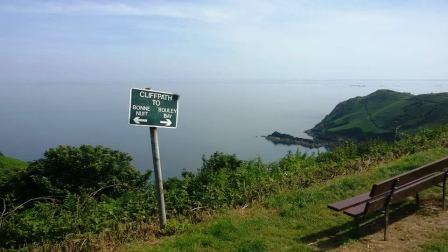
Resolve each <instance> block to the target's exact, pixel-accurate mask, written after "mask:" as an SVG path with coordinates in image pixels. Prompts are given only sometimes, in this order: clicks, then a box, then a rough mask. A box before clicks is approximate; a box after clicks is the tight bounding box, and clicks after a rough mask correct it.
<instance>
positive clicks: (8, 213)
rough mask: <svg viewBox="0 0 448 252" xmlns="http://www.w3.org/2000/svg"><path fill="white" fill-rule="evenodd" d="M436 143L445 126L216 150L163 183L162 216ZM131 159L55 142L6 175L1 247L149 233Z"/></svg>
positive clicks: (246, 200) (441, 142)
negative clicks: (245, 153) (274, 154)
mask: <svg viewBox="0 0 448 252" xmlns="http://www.w3.org/2000/svg"><path fill="white" fill-rule="evenodd" d="M438 146H442V147H448V127H440V128H434V129H429V130H423V131H421V132H419V133H418V134H416V135H414V136H402V139H401V140H399V141H397V142H395V143H386V142H382V141H370V142H366V143H362V144H354V143H350V142H347V143H345V144H344V145H342V146H340V147H338V148H336V149H335V150H332V151H330V152H326V153H320V154H318V155H315V156H307V155H305V154H302V153H299V152H296V153H288V154H287V155H286V156H285V157H283V158H282V159H280V160H279V161H278V162H275V163H272V164H266V163H263V162H262V161H261V160H260V159H255V160H250V161H244V160H240V159H239V158H238V157H236V156H235V155H228V154H223V153H219V152H216V153H214V154H213V155H211V156H210V157H209V158H204V160H203V165H202V167H201V168H200V169H199V170H198V172H197V173H191V172H184V173H183V174H182V177H181V178H180V179H179V178H171V179H168V180H167V181H166V182H165V184H164V186H165V189H166V194H165V200H166V205H167V211H168V216H169V218H171V219H172V220H174V219H183V218H189V219H191V220H192V221H193V222H195V221H200V220H201V218H202V217H203V216H204V214H205V213H209V212H213V211H215V210H216V209H221V208H225V207H238V206H245V205H248V204H251V203H253V202H256V201H258V200H261V199H263V198H265V197H266V196H269V195H271V194H272V193H274V192H278V191H280V190H283V189H287V188H291V187H294V188H305V187H308V186H310V185H312V184H315V183H318V182H322V181H326V180H329V179H332V178H334V177H336V176H340V175H347V174H353V173H356V172H358V171H361V170H363V169H366V168H368V167H371V166H373V165H375V164H378V163H380V162H384V161H389V160H392V159H396V158H398V157H401V156H404V155H408V154H412V153H416V152H419V151H422V150H426V149H430V148H434V147H438ZM130 161H131V158H130V156H129V155H128V154H125V153H121V152H119V151H113V150H111V149H108V148H105V147H101V146H98V147H91V146H81V147H58V148H55V149H50V150H49V151H47V152H46V153H45V157H44V158H43V159H40V160H37V161H35V162H33V163H31V164H30V166H29V168H28V169H26V170H24V171H23V172H20V173H18V174H15V175H12V176H10V177H8V178H7V179H6V180H0V181H5V182H1V183H0V192H1V196H0V197H1V198H2V199H0V200H3V201H4V202H5V204H6V208H4V209H1V208H0V216H1V217H0V233H1V234H2V235H1V236H0V246H1V247H3V248H18V247H21V246H24V245H26V244H31V243H40V242H44V243H45V242H47V243H48V242H51V243H57V242H61V241H65V242H66V243H67V242H68V243H70V242H71V243H73V244H78V243H79V244H83V245H86V244H87V245H88V246H94V245H95V243H98V241H97V240H95V239H97V238H95V237H102V238H101V239H103V240H106V241H107V242H111V243H114V244H116V243H122V242H126V241H129V240H132V239H136V238H143V237H145V236H147V234H148V233H151V232H154V231H155V230H156V228H155V226H156V225H155V224H156V223H155V220H156V209H157V203H156V200H155V192H154V188H153V185H152V184H150V183H149V182H148V181H149V180H148V174H145V175H142V174H139V173H138V172H137V171H136V170H135V169H134V168H133V167H132V166H131V165H130ZM29 188H33V190H29ZM43 196H45V197H44V198H37V199H36V197H43ZM33 197H34V198H33ZM31 198H32V199H33V200H31V201H28V200H30V199H31ZM24 202H26V204H23V203H24ZM0 203H1V202H0ZM169 230H170V229H169V228H168V231H169ZM107 242H106V243H107Z"/></svg>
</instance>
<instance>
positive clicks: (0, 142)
mask: <svg viewBox="0 0 448 252" xmlns="http://www.w3.org/2000/svg"><path fill="white" fill-rule="evenodd" d="M145 86H147V85H143V84H132V83H131V84H97V83H95V84H66V83H60V84H26V85H25V84H22V85H12V84H11V85H10V84H0V120H1V122H0V151H1V152H3V153H5V154H6V155H10V156H14V157H17V158H19V159H23V160H28V161H30V160H35V159H37V158H40V157H41V156H42V154H43V152H44V151H45V150H46V149H48V148H51V147H55V146H57V145H61V144H62V145H80V144H92V145H98V144H101V145H105V146H108V147H111V148H114V149H118V150H121V151H125V152H128V153H130V154H131V155H132V156H133V157H134V164H135V165H136V167H138V169H140V170H145V169H152V163H151V155H150V147H149V146H150V145H149V129H147V128H143V127H133V126H129V125H128V123H127V120H128V102H129V101H128V99H129V89H130V88H131V87H145ZM151 87H152V88H153V89H155V90H162V91H170V92H175V93H178V94H179V95H180V103H179V104H180V107H179V123H178V128H177V129H160V130H159V142H160V151H161V158H162V169H163V174H164V177H165V178H167V177H172V176H178V175H179V174H180V172H181V171H182V170H183V169H186V170H193V171H194V170H196V169H197V168H198V167H200V166H201V157H202V155H203V154H205V155H210V154H211V153H213V152H214V151H222V152H226V153H235V154H237V155H238V156H239V157H241V158H243V159H252V158H256V157H258V156H260V157H261V158H262V159H263V160H265V161H274V160H277V159H278V158H280V157H281V156H283V155H285V153H287V152H288V151H290V150H291V151H295V150H297V148H299V149H300V150H301V151H303V152H315V151H317V150H309V149H306V148H302V147H297V146H282V145H274V144H272V143H270V142H268V141H266V140H265V139H264V138H261V137H260V136H262V135H267V134H270V133H271V132H272V131H274V130H278V131H281V132H284V133H289V134H292V135H295V136H301V137H307V136H306V135H305V134H304V133H303V131H304V130H306V129H309V128H311V127H313V126H314V125H315V124H316V123H318V122H319V121H320V120H321V119H322V118H323V117H324V116H325V115H326V114H328V113H329V112H330V111H331V110H332V109H333V107H334V106H335V105H336V104H337V103H339V102H340V101H343V100H345V99H348V98H351V97H354V96H360V95H366V94H368V93H371V92H373V91H375V90H377V89H384V88H388V89H392V90H396V91H406V92H411V93H414V94H421V93H430V92H448V81H447V80H439V81H427V80H420V81H416V80H415V81H405V80H394V81H392V80H391V81H386V80H375V81H373V80H369V81H362V80H356V81H355V80H332V81H260V82H257V81H250V82H249V81H245V82H208V83H204V82H202V83H199V82H196V83H189V82H170V83H167V82H159V83H153V84H151Z"/></svg>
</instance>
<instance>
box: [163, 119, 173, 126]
mask: <svg viewBox="0 0 448 252" xmlns="http://www.w3.org/2000/svg"><path fill="white" fill-rule="evenodd" d="M160 123H164V124H165V126H170V125H171V123H172V122H171V120H170V119H166V121H160Z"/></svg>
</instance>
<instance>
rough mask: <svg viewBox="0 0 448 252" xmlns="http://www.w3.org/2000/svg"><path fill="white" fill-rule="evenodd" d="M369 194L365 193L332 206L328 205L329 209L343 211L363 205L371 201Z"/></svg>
mask: <svg viewBox="0 0 448 252" xmlns="http://www.w3.org/2000/svg"><path fill="white" fill-rule="evenodd" d="M369 194H370V193H369V192H367V193H363V194H360V195H357V196H354V197H352V198H349V199H346V200H341V201H338V202H336V203H333V204H331V205H328V208H330V209H333V210H335V211H342V210H344V209H347V208H350V207H353V206H356V205H359V204H362V203H363V202H366V201H367V200H369V199H370V196H369Z"/></svg>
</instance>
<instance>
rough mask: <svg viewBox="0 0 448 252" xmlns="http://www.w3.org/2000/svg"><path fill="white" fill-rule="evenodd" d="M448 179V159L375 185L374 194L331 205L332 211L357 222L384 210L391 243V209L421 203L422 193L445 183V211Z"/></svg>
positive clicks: (443, 203)
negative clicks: (411, 199) (413, 200)
mask: <svg viewBox="0 0 448 252" xmlns="http://www.w3.org/2000/svg"><path fill="white" fill-rule="evenodd" d="M447 177H448V157H445V158H443V159H440V160H437V161H435V162H432V163H430V164H427V165H424V166H421V167H418V168H416V169H413V170H410V171H407V172H405V173H402V174H400V175H398V176H395V177H392V178H390V179H387V180H384V181H382V182H378V183H375V184H374V185H373V186H372V190H370V192H367V193H364V194H361V195H357V196H354V197H352V198H349V199H346V200H343V201H339V202H336V203H333V204H331V205H328V207H329V208H330V209H332V210H335V211H343V213H344V214H347V215H349V216H351V217H354V218H355V220H356V221H357V220H358V218H359V217H364V216H366V215H368V214H370V213H373V212H377V211H380V210H383V211H384V240H387V226H388V224H389V208H390V205H391V204H393V203H398V202H400V201H403V200H404V199H406V198H407V197H409V196H414V195H415V197H416V201H417V203H419V195H418V193H419V192H421V191H423V190H425V189H427V188H429V187H432V186H434V185H439V184H440V183H442V185H441V187H442V188H443V189H442V206H443V209H444V210H445V195H446V180H447Z"/></svg>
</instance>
